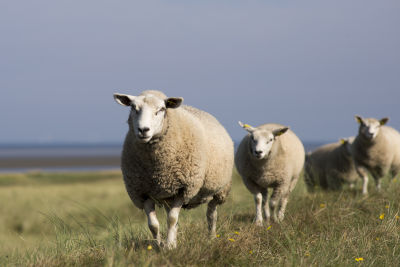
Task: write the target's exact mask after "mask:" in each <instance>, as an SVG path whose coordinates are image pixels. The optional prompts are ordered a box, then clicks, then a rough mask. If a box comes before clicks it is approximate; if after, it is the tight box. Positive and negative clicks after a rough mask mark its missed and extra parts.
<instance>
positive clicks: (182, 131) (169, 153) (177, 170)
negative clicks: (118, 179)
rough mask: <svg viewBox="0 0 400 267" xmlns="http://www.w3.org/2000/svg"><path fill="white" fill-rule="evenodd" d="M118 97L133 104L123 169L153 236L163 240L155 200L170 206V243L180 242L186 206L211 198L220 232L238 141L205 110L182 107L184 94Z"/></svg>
mask: <svg viewBox="0 0 400 267" xmlns="http://www.w3.org/2000/svg"><path fill="white" fill-rule="evenodd" d="M114 98H115V100H116V101H117V102H118V103H119V104H121V105H124V106H128V107H131V111H130V115H129V119H128V124H129V131H128V133H127V135H126V138H125V142H124V147H123V152H122V159H121V169H122V173H123V176H124V182H125V186H126V189H127V192H128V194H129V196H130V198H131V199H132V201H133V203H134V204H135V205H136V206H137V207H138V208H140V209H144V210H145V212H146V215H147V217H148V225H149V228H150V231H151V232H152V234H153V237H154V239H155V240H156V241H157V243H158V244H160V243H161V238H160V234H159V222H158V220H157V217H156V213H155V204H160V205H162V206H164V208H165V209H166V211H167V221H168V235H167V241H166V247H167V248H175V247H176V234H177V222H178V216H179V212H180V209H181V208H193V207H196V206H198V205H200V204H202V203H207V202H208V208H207V222H208V227H209V231H210V234H211V236H215V234H216V233H215V232H216V219H217V205H219V204H222V203H223V202H224V201H225V198H226V197H227V195H228V193H229V191H230V187H231V179H232V178H231V177H232V169H233V153H234V152H233V149H234V148H233V142H232V140H231V138H230V136H229V135H228V133H227V132H226V130H225V129H224V127H223V126H221V124H220V123H219V122H218V121H217V120H216V119H215V118H214V117H213V116H211V115H210V114H208V113H206V112H204V111H201V110H198V109H196V108H193V107H189V106H184V105H182V106H181V103H182V101H183V98H167V97H166V96H165V95H164V94H163V93H162V92H160V91H144V92H142V93H141V94H140V95H139V96H131V95H125V94H114Z"/></svg>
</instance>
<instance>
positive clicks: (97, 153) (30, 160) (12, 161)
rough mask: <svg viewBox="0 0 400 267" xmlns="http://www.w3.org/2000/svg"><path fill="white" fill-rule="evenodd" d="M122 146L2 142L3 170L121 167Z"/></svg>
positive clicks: (0, 163)
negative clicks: (5, 143) (4, 143)
mask: <svg viewBox="0 0 400 267" xmlns="http://www.w3.org/2000/svg"><path fill="white" fill-rule="evenodd" d="M322 144H323V143H322V142H304V147H305V149H306V151H311V150H313V149H315V148H316V147H318V146H320V145H322ZM238 145H239V142H235V148H237V146H238ZM121 150H122V144H91V145H88V144H72V145H67V144H56V145H0V173H20V172H29V171H44V172H71V171H72V172H79V171H100V170H110V169H119V165H120V164H119V159H120V155H121Z"/></svg>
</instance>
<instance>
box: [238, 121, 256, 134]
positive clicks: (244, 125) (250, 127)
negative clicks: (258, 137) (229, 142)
mask: <svg viewBox="0 0 400 267" xmlns="http://www.w3.org/2000/svg"><path fill="white" fill-rule="evenodd" d="M238 123H239V125H240V127H242V128H243V129H245V130H246V131H248V132H249V133H251V132H253V131H254V128H253V127H252V126H250V125H248V124H245V123H243V122H241V121H238Z"/></svg>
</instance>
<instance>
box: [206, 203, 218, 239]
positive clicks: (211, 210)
mask: <svg viewBox="0 0 400 267" xmlns="http://www.w3.org/2000/svg"><path fill="white" fill-rule="evenodd" d="M207 223H208V232H209V234H210V237H211V238H215V237H216V235H217V202H216V201H215V199H212V200H211V201H210V202H208V206H207Z"/></svg>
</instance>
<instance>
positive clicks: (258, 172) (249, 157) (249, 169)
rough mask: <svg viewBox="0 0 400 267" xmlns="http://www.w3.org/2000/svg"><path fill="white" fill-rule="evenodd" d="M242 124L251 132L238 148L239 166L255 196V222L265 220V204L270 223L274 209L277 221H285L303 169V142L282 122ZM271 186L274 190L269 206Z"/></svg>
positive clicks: (237, 158)
mask: <svg viewBox="0 0 400 267" xmlns="http://www.w3.org/2000/svg"><path fill="white" fill-rule="evenodd" d="M239 125H240V126H241V127H242V128H244V129H245V130H246V131H247V132H248V135H246V136H245V137H244V138H243V140H242V141H241V143H240V145H239V147H238V150H237V152H236V155H235V165H236V168H237V170H238V172H239V174H240V175H241V176H242V179H243V182H244V184H245V185H246V187H247V189H248V190H249V191H250V192H251V193H252V194H253V195H254V200H255V204H256V217H255V223H256V224H257V225H262V223H263V215H262V207H263V209H264V213H265V217H266V220H267V222H269V221H270V208H271V211H272V218H273V220H274V221H275V222H279V221H282V220H283V218H284V214H285V209H286V205H287V203H288V199H289V194H290V192H291V191H292V190H293V189H294V187H295V186H296V183H297V180H298V179H299V176H300V173H301V171H302V169H303V165H304V158H305V153H304V147H303V144H302V143H301V141H300V140H299V138H298V137H297V136H296V135H295V134H294V133H293V132H292V131H291V130H289V128H288V127H285V126H283V125H280V124H272V123H271V124H264V125H261V126H258V127H256V128H254V127H251V126H250V125H248V124H243V123H241V122H239ZM268 188H272V189H273V192H272V195H271V198H270V200H269V206H268V204H267V199H268ZM277 213H278V214H277Z"/></svg>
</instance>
